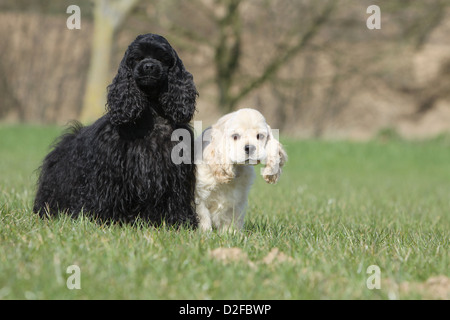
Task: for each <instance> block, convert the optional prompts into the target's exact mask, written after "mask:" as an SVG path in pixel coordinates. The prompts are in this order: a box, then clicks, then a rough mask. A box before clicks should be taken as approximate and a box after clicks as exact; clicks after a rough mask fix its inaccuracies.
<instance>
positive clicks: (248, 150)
mask: <svg viewBox="0 0 450 320" xmlns="http://www.w3.org/2000/svg"><path fill="white" fill-rule="evenodd" d="M244 150H245V153H246V154H251V153H253V152H254V151H255V150H256V147H255V146H254V145H252V144H247V145H245V147H244Z"/></svg>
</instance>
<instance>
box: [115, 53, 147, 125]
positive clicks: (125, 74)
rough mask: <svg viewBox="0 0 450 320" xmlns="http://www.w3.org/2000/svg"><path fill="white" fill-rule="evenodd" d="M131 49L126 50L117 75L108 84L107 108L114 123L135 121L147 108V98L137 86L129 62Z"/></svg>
mask: <svg viewBox="0 0 450 320" xmlns="http://www.w3.org/2000/svg"><path fill="white" fill-rule="evenodd" d="M129 50H130V49H128V50H127V51H126V52H125V55H124V57H123V59H122V62H121V63H120V66H119V70H118V72H117V75H116V76H115V77H114V79H113V81H112V83H111V84H110V85H109V86H108V96H107V103H106V110H107V111H108V112H109V115H110V119H111V123H112V124H113V125H121V124H127V123H133V122H135V121H136V120H137V119H138V118H139V117H140V116H141V114H142V111H143V110H144V109H145V103H146V99H145V97H144V96H143V94H142V93H141V91H140V90H139V88H138V87H137V85H136V82H135V81H134V79H133V72H132V70H131V68H130V67H129V66H128V64H127V59H128V54H129Z"/></svg>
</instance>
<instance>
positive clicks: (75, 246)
mask: <svg viewBox="0 0 450 320" xmlns="http://www.w3.org/2000/svg"><path fill="white" fill-rule="evenodd" d="M61 131H62V130H61V128H57V127H37V126H0V299H388V298H397V299H416V298H436V295H435V294H434V292H433V288H431V289H430V288H428V287H427V286H426V284H427V279H429V278H432V277H436V276H446V277H448V276H449V268H448V265H449V252H448V248H449V229H450V228H449V227H450V143H449V141H448V139H446V138H439V139H435V140H432V141H425V142H414V143H413V142H406V141H401V140H399V139H393V140H389V139H388V140H387V141H384V140H377V141H372V142H367V143H356V142H346V141H333V142H330V141H316V140H307V141H294V140H284V141H283V142H284V144H285V146H286V149H287V151H288V154H289V162H288V165H287V166H286V168H285V171H284V173H283V176H282V178H281V181H280V183H279V184H278V185H275V186H272V185H268V184H266V183H265V182H264V181H263V179H262V178H258V179H257V181H256V183H255V186H254V187H253V188H252V191H251V195H250V200H249V208H248V214H247V216H246V223H245V227H244V231H243V232H242V233H240V234H218V233H215V232H213V233H209V234H202V233H200V232H196V231H190V230H184V229H181V230H171V229H170V228H167V227H161V228H151V227H148V226H145V225H142V226H139V227H136V226H134V227H133V226H130V225H126V226H117V225H112V226H104V225H103V226H102V225H99V224H97V223H94V222H92V221H90V220H88V219H85V218H80V219H77V220H73V219H70V218H64V217H62V218H59V219H54V220H51V221H44V220H41V219H39V218H38V217H36V216H35V215H34V214H33V213H32V212H31V204H32V201H33V196H34V190H35V189H34V188H35V183H36V178H37V173H36V171H35V170H36V169H37V168H38V167H39V165H40V162H41V160H42V158H43V157H44V156H45V154H46V153H47V152H48V151H49V145H50V144H51V142H52V141H53V140H54V138H55V137H56V136H57V135H58V134H59V133H60V132H61ZM257 170H259V168H257ZM232 247H235V248H240V249H241V250H242V252H243V253H245V254H246V255H247V258H245V259H241V260H238V261H229V262H227V263H224V262H223V261H220V260H217V259H214V258H213V257H212V255H211V254H210V251H211V250H213V249H216V248H232ZM273 248H278V249H279V250H280V252H282V253H284V254H285V255H287V256H289V257H290V259H288V260H287V261H285V262H273V263H269V264H266V263H263V260H264V258H265V257H266V256H267V255H268V253H269V252H270V251H271V250H272V249H273ZM70 265H77V266H79V267H80V270H81V289H80V290H69V289H68V288H67V286H66V280H67V279H68V277H69V276H70V274H67V273H66V269H67V267H68V266H70ZM370 265H377V266H379V267H380V269H381V281H382V282H381V289H380V290H376V289H375V290H369V289H368V288H367V286H366V280H367V278H368V277H369V275H368V274H366V269H367V267H369V266H370ZM447 290H448V285H447ZM447 292H448V291H447Z"/></svg>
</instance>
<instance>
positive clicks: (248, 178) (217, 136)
mask: <svg viewBox="0 0 450 320" xmlns="http://www.w3.org/2000/svg"><path fill="white" fill-rule="evenodd" d="M196 144H197V145H200V144H201V145H202V148H201V150H199V151H198V152H197V153H196V155H195V156H196V163H197V182H196V194H195V201H196V206H197V209H196V211H197V215H198V218H199V226H200V228H201V229H202V230H212V228H216V229H218V230H220V231H224V230H228V229H237V230H240V229H242V226H243V224H244V216H245V208H246V205H247V199H248V193H249V191H250V187H251V185H252V184H253V181H254V179H255V170H254V168H253V165H257V164H259V163H263V164H264V168H263V169H262V170H261V174H262V176H263V178H264V180H265V181H266V182H267V183H272V184H273V183H276V182H277V181H278V179H279V177H280V175H281V171H282V167H283V165H284V164H285V162H286V161H287V155H286V152H285V150H284V149H283V147H282V146H281V144H280V142H279V141H278V140H276V139H275V138H274V136H273V133H272V129H271V128H270V126H269V125H268V124H267V123H266V120H265V118H264V116H263V115H262V114H261V113H260V112H259V111H257V110H254V109H241V110H238V111H236V112H232V113H229V114H227V115H225V116H223V117H222V118H220V119H219V120H218V121H217V123H215V124H214V125H213V126H212V127H210V128H208V129H206V130H205V131H204V132H203V133H202V135H201V136H199V137H198V138H197V141H196Z"/></svg>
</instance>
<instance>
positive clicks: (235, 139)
mask: <svg viewBox="0 0 450 320" xmlns="http://www.w3.org/2000/svg"><path fill="white" fill-rule="evenodd" d="M240 137H241V136H240V135H238V134H237V133H235V134H233V135H231V138H232V139H233V140H234V141H237V140H239V138H240Z"/></svg>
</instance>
